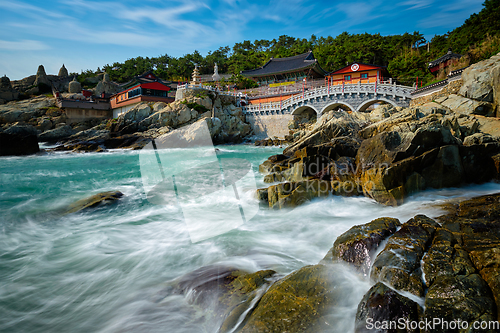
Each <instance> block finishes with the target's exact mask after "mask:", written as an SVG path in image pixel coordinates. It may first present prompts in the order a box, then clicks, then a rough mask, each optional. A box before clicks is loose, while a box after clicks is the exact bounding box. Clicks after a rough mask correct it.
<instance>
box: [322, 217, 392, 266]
mask: <svg viewBox="0 0 500 333" xmlns="http://www.w3.org/2000/svg"><path fill="white" fill-rule="evenodd" d="M400 225H401V223H400V222H399V220H398V219H395V218H390V217H382V218H378V219H376V220H373V221H371V222H369V223H366V224H362V225H356V226H354V227H352V228H351V229H349V230H348V231H346V232H345V233H343V234H342V235H340V236H339V237H337V239H336V240H335V243H334V244H333V247H332V248H331V249H330V251H328V254H327V255H326V257H325V258H324V259H323V260H324V261H325V262H328V261H330V262H331V261H337V260H341V261H345V262H347V263H349V264H351V265H353V266H354V267H356V269H358V270H359V271H360V272H361V273H363V274H364V275H366V274H368V272H369V270H370V267H371V263H372V256H374V254H375V251H377V249H378V247H379V245H380V243H381V242H382V241H383V240H384V239H386V238H387V237H389V236H390V235H392V234H393V233H394V232H395V231H396V228H397V227H398V226H400Z"/></svg>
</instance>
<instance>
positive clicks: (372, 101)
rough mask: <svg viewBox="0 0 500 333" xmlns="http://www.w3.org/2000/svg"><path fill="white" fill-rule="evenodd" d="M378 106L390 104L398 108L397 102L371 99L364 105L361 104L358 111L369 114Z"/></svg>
mask: <svg viewBox="0 0 500 333" xmlns="http://www.w3.org/2000/svg"><path fill="white" fill-rule="evenodd" d="M377 104H378V105H384V104H390V105H392V106H394V107H396V106H398V105H397V104H396V103H395V102H393V101H391V100H389V99H385V98H377V99H370V100H368V101H365V102H364V103H363V104H361V105H360V106H359V108H358V111H360V112H369V111H371V110H372V109H373V108H374V107H376V106H377Z"/></svg>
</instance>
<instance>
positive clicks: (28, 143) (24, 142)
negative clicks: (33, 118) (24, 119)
mask: <svg viewBox="0 0 500 333" xmlns="http://www.w3.org/2000/svg"><path fill="white" fill-rule="evenodd" d="M39 151H40V148H39V146H38V139H37V131H36V129H35V128H34V127H33V126H29V125H23V124H19V123H16V124H14V125H12V126H10V127H9V128H7V129H6V130H4V131H3V132H0V156H8V155H30V154H34V153H37V152H39Z"/></svg>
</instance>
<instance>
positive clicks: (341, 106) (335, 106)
mask: <svg viewBox="0 0 500 333" xmlns="http://www.w3.org/2000/svg"><path fill="white" fill-rule="evenodd" d="M330 111H355V109H354V108H353V107H352V106H351V105H349V104H347V103H339V102H337V103H332V104H330V105H327V106H326V107H325V108H324V109H323V110H322V111H321V114H325V113H327V112H330Z"/></svg>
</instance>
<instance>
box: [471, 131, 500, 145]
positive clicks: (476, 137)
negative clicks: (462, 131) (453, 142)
mask: <svg viewBox="0 0 500 333" xmlns="http://www.w3.org/2000/svg"><path fill="white" fill-rule="evenodd" d="M495 142H499V143H500V138H498V137H496V136H492V135H490V134H487V133H474V134H472V135H469V136H467V137H466V138H465V139H464V146H472V145H479V144H486V143H495Z"/></svg>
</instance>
